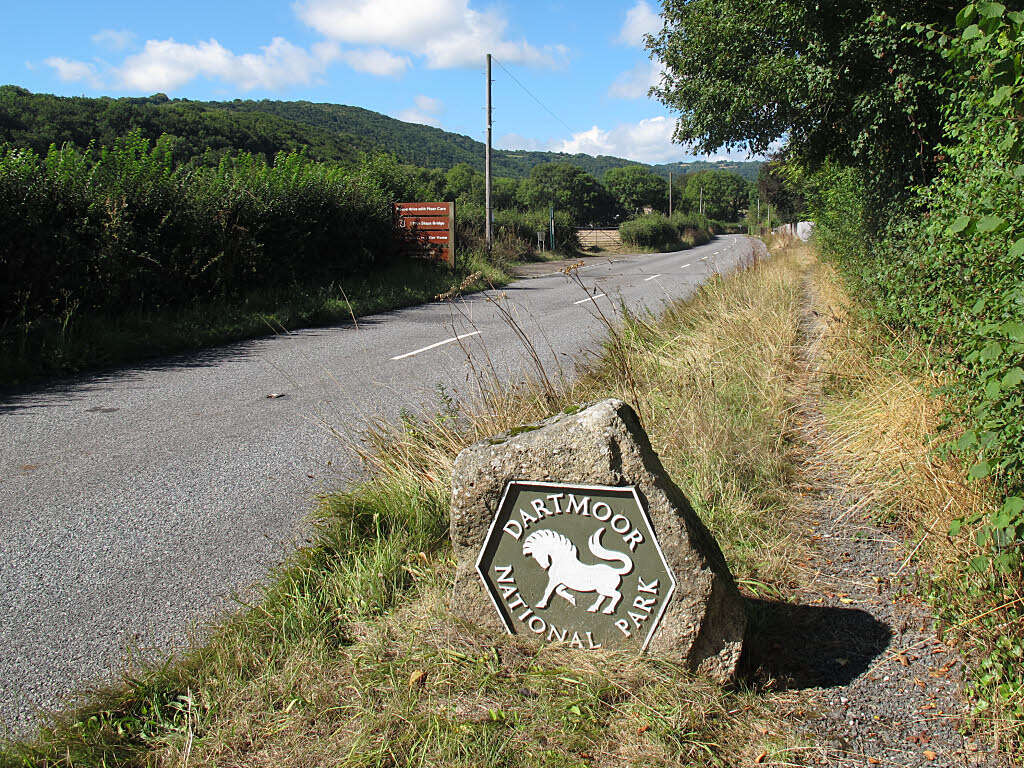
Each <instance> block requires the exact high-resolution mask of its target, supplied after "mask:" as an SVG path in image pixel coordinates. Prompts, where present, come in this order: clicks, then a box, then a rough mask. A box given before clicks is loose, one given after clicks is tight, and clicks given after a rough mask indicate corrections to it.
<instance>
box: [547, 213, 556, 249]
mask: <svg viewBox="0 0 1024 768" xmlns="http://www.w3.org/2000/svg"><path fill="white" fill-rule="evenodd" d="M548 225H549V226H550V227H551V240H549V241H548V242H550V243H551V247H550V248H548V250H549V251H553V250H555V206H553V205H550V206H548Z"/></svg>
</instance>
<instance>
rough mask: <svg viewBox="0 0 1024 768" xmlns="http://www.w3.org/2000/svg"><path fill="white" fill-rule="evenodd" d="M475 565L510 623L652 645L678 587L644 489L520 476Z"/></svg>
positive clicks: (546, 636)
mask: <svg viewBox="0 0 1024 768" xmlns="http://www.w3.org/2000/svg"><path fill="white" fill-rule="evenodd" d="M476 569H477V571H478V572H479V574H480V578H481V579H483V582H484V586H485V587H486V589H487V592H488V594H489V595H490V596H491V600H492V601H493V602H494V607H495V608H496V609H497V611H498V615H499V616H501V620H502V622H503V623H504V625H505V628H506V629H507V630H508V631H509V632H510V633H511V634H524V635H531V636H535V637H538V638H541V639H543V640H545V641H549V642H565V643H568V644H569V645H570V646H571V647H577V648H630V647H632V648H637V649H639V650H645V649H646V648H647V644H648V643H649V642H650V640H651V638H652V637H653V636H654V632H655V630H656V629H657V627H658V622H659V621H660V620H661V616H662V614H663V613H664V612H665V608H666V606H667V605H668V601H669V599H670V598H671V597H672V593H673V591H674V590H675V588H676V580H675V577H674V576H673V575H672V571H671V569H670V568H669V567H668V564H667V563H666V562H665V556H664V555H663V554H662V551H661V546H660V545H659V544H658V540H657V537H656V535H655V531H654V527H653V526H652V525H651V520H650V518H649V517H648V515H647V510H646V509H645V508H644V505H643V503H642V502H641V500H640V497H639V495H638V494H637V492H636V489H635V488H634V487H632V486H625V487H621V488H618V487H609V486H595V485H568V484H564V483H539V482H527V481H513V482H511V483H509V484H508V486H507V487H506V488H505V493H504V494H503V495H502V499H501V503H500V504H499V505H498V511H497V513H496V514H495V516H494V520H493V521H492V522H491V527H490V530H488V532H487V537H486V538H485V539H484V543H483V546H482V547H481V549H480V555H479V557H478V558H477V562H476Z"/></svg>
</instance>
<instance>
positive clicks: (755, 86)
mask: <svg viewBox="0 0 1024 768" xmlns="http://www.w3.org/2000/svg"><path fill="white" fill-rule="evenodd" d="M663 15H664V21H665V25H664V28H663V30H662V31H661V33H660V34H658V35H657V36H652V37H649V38H648V40H647V44H648V47H649V48H650V50H651V51H652V53H653V54H654V55H655V56H657V57H658V58H659V59H660V60H661V61H662V62H664V64H665V66H666V75H665V78H664V80H663V82H662V84H661V85H659V86H658V87H656V88H655V89H654V92H655V94H656V95H657V97H658V98H659V99H660V100H661V101H662V102H663V103H665V104H666V105H667V106H669V107H672V108H674V109H675V110H677V111H678V113H679V120H678V123H677V127H676V133H675V139H676V140H677V141H680V142H694V143H695V144H696V146H697V149H698V150H699V151H703V152H708V153H711V152H714V151H716V150H718V149H719V148H721V147H722V146H726V147H743V148H746V149H747V150H748V151H750V152H752V153H764V152H767V151H769V150H771V149H772V148H773V147H775V146H776V142H778V141H780V140H783V139H784V140H785V141H786V142H787V153H788V155H789V156H790V157H795V158H797V159H799V160H800V161H801V162H804V163H806V164H808V165H810V166H817V165H820V164H821V163H822V162H823V161H825V160H826V159H831V160H834V161H837V162H839V163H841V164H846V165H851V166H854V167H857V168H858V169H860V170H861V171H862V172H863V173H864V174H865V178H867V179H868V180H869V181H870V182H871V184H872V189H873V192H874V195H875V197H876V199H878V200H880V201H883V202H884V201H887V200H890V199H893V198H894V197H897V196H899V195H900V194H902V192H903V190H904V189H906V188H908V187H909V186H910V185H912V184H916V183H920V182H923V181H926V180H927V179H928V178H930V177H931V175H932V174H933V172H934V161H933V154H934V153H933V151H932V150H933V147H934V146H935V145H936V143H937V141H938V139H939V131H940V127H939V125H940V122H939V119H938V118H939V109H940V105H941V95H940V94H939V89H938V88H937V87H936V84H937V83H938V82H939V80H940V74H941V73H942V72H943V71H944V69H945V68H944V66H943V63H942V61H941V57H940V56H939V55H938V54H937V53H936V52H934V51H932V50H929V49H928V48H926V47H925V46H923V45H922V44H921V41H920V40H919V39H915V38H912V37H911V36H910V35H911V33H909V32H906V31H904V26H903V25H904V23H907V22H912V21H917V22H923V23H932V24H937V25H939V26H945V27H948V26H949V25H950V24H951V23H952V22H953V20H954V15H955V8H954V6H953V5H947V4H946V3H943V2H935V1H928V2H922V3H903V2H897V0H845V1H844V2H839V3H810V2H804V1H802V0H665V1H664V11H663Z"/></svg>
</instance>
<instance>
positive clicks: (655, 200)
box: [604, 165, 668, 213]
mask: <svg viewBox="0 0 1024 768" xmlns="http://www.w3.org/2000/svg"><path fill="white" fill-rule="evenodd" d="M604 186H605V188H606V189H607V190H608V191H609V192H611V194H612V195H613V196H614V197H615V199H616V200H618V202H619V205H621V206H622V207H623V208H624V209H625V210H626V211H628V212H629V213H640V212H641V211H642V210H643V209H644V208H645V207H647V206H649V207H651V208H655V209H658V210H661V209H662V208H664V207H665V203H666V200H667V195H668V182H666V181H665V179H663V178H661V176H658V175H656V174H654V173H653V172H652V171H651V170H650V169H649V168H645V167H643V166H640V165H627V166H623V167H622V168H612V169H611V170H609V171H608V172H607V173H605V175H604Z"/></svg>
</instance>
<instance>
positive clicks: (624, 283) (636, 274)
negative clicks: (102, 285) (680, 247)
mask: <svg viewBox="0 0 1024 768" xmlns="http://www.w3.org/2000/svg"><path fill="white" fill-rule="evenodd" d="M751 254H752V247H751V244H750V241H749V240H747V239H746V238H745V237H741V236H720V237H717V238H715V239H714V240H713V241H712V242H711V243H709V244H707V245H704V246H701V247H698V248H693V249H690V250H687V251H681V252H678V253H668V254H645V255H637V256H616V257H601V258H599V259H595V260H585V261H587V262H589V263H585V265H584V266H583V267H582V268H580V270H579V272H578V274H579V276H580V277H581V278H582V280H583V282H584V284H585V286H586V288H587V289H588V290H589V293H585V292H584V289H583V288H581V287H580V286H579V285H578V284H577V283H575V282H573V281H572V280H570V279H569V278H568V277H566V276H565V275H564V274H561V273H558V272H557V271H556V269H557V267H556V266H555V265H547V266H548V267H550V272H554V274H543V273H544V271H545V269H544V268H543V267H544V265H537V268H536V269H534V270H533V271H534V272H538V271H539V272H541V275H540V276H536V277H532V278H531V279H524V280H519V281H517V282H515V283H513V284H511V285H508V286H506V287H504V288H502V289H500V290H499V291H496V292H493V293H492V294H490V298H488V296H486V295H483V294H475V295H472V296H468V297H466V298H464V299H461V300H459V301H458V302H455V303H454V304H453V303H441V302H436V303H431V304H426V305H422V306H418V307H411V308H408V309H403V310H398V311H394V312H388V313H384V314H380V315H374V316H371V317H366V318H363V319H360V320H359V322H358V326H353V325H352V324H347V325H340V326H334V327H326V328H317V329H310V330H302V331H296V332H293V333H289V334H286V335H282V336H276V337H269V338H265V339H258V340H254V341H249V342H243V343H238V344H232V345H229V346H225V347H218V348H214V349H207V350H203V351H200V352H196V353H192V354H188V355H180V356H175V357H171V358H166V359H162V360H158V361H155V362H152V361H151V362H147V363H146V364H144V365H138V366H133V367H125V368H119V369H116V370H111V371H107V372H103V373H99V374H95V375H90V376H84V377H78V378H75V379H69V380H63V381H58V382H53V383H50V384H47V385H43V386H39V387H36V388H34V389H32V390H29V391H23V392H18V393H13V394H12V393H8V394H7V395H6V396H0V397H2V399H0V722H2V723H4V724H5V725H6V728H7V729H9V732H10V733H11V734H12V735H17V734H23V733H25V732H26V731H28V730H30V729H31V727H32V724H33V723H34V721H35V717H36V714H37V713H38V712H39V711H40V710H43V709H48V708H53V707H56V706H60V705H61V704H62V703H63V702H65V701H66V700H67V697H69V696H70V695H72V693H73V692H75V691H79V690H82V688H83V686H87V685H89V684H90V683H95V682H99V681H103V680H105V679H109V678H110V677H111V675H114V674H116V671H117V670H118V669H122V668H124V666H125V664H126V663H127V661H128V660H129V659H130V658H133V657H137V656H138V655H147V654H150V655H151V654H155V653H166V652H167V651H170V650H173V649H175V648H179V647H183V646H184V644H185V643H187V641H188V638H189V636H190V634H192V633H194V631H195V629H196V628H197V627H200V626H202V624H203V623H204V622H206V621H209V619H211V618H212V617H214V616H216V615H217V613H218V612H219V611H224V610H230V609H232V608H233V607H235V606H236V603H235V602H234V601H233V600H232V596H233V595H235V594H240V593H241V594H244V593H246V592H248V591H250V590H252V589H253V587H254V586H255V585H258V584H259V583H260V582H261V581H262V580H263V579H264V578H265V577H266V575H267V573H268V572H269V571H270V570H271V569H272V568H274V566H276V565H277V564H278V563H280V562H281V560H282V558H283V557H284V555H285V554H286V553H287V552H288V551H289V550H290V549H291V548H293V547H294V546H296V545H301V544H302V542H303V541H304V537H305V536H307V535H308V531H309V529H308V523H307V514H308V512H309V510H310V508H311V505H312V502H313V499H314V497H315V495H316V494H317V493H320V492H323V491H328V490H332V489H336V488H340V487H344V485H345V484H346V483H348V482H351V481H352V480H353V479H354V478H356V477H358V474H359V471H360V469H359V465H358V460H357V458H356V456H355V453H354V451H353V449H352V444H353V441H357V440H358V439H359V432H360V429H361V428H362V427H363V426H364V425H365V424H366V423H367V421H368V420H370V419H388V420H390V419H395V418H396V417H398V416H399V414H400V413H401V412H402V411H403V410H411V411H414V412H415V411H418V410H421V409H422V410H424V411H428V412H429V411H433V410H435V409H436V407H437V406H438V404H439V393H440V392H441V391H445V392H447V393H448V394H450V395H452V396H454V397H459V396H460V395H462V394H464V393H467V392H468V391H469V388H470V386H471V381H470V368H471V366H470V361H469V358H468V355H471V356H472V358H473V360H475V361H476V362H478V363H482V362H484V361H487V364H488V365H490V366H493V368H494V370H495V371H497V372H498V373H499V375H501V376H502V377H506V378H507V379H508V380H517V379H522V378H524V377H525V376H526V375H527V374H528V373H529V370H530V366H531V363H530V361H529V358H528V355H527V353H526V350H525V348H524V346H523V344H522V342H521V341H519V339H518V337H517V335H516V333H515V331H514V330H513V329H512V328H511V327H510V326H509V324H508V323H507V322H506V321H505V320H503V319H502V317H501V314H500V313H499V312H498V311H497V309H496V307H495V305H494V301H493V300H494V299H498V300H499V301H501V302H502V303H503V305H504V306H505V307H506V308H507V309H508V311H509V312H510V313H511V314H512V316H514V317H515V318H516V321H517V322H518V323H519V324H520V326H521V327H522V328H523V330H525V332H526V333H527V334H528V335H529V336H530V338H531V339H532V340H533V342H534V344H535V346H536V348H537V350H538V351H539V352H540V354H541V357H542V358H543V361H544V365H545V367H546V368H547V369H548V371H549V372H557V371H559V370H561V371H562V372H563V373H564V374H565V375H572V372H573V360H574V358H576V357H577V356H578V355H579V354H580V353H583V352H586V351H587V350H592V349H594V348H595V347H596V345H597V344H598V343H599V342H600V340H601V339H602V338H603V337H604V335H605V330H604V328H605V326H604V323H603V321H602V320H601V318H600V317H599V316H598V313H597V312H596V309H597V308H598V307H599V308H600V310H601V311H602V312H603V313H604V314H605V315H606V316H607V317H609V318H610V317H612V316H614V315H615V314H616V313H617V312H618V308H619V306H620V302H621V303H624V304H625V306H626V307H628V308H629V309H630V310H633V311H636V310H639V309H641V308H644V307H647V308H650V309H652V310H655V311H657V310H658V309H659V308H660V307H661V306H663V305H664V303H665V302H667V301H669V300H674V299H678V298H682V297H685V296H687V295H689V294H690V293H692V292H693V290H694V289H695V288H696V287H697V286H698V285H700V284H701V283H702V282H704V281H705V280H706V279H707V278H708V277H709V276H710V275H711V274H712V273H713V272H714V271H716V270H717V271H722V272H724V271H729V270H731V269H732V268H734V267H735V266H736V265H737V264H739V263H742V262H744V261H746V260H748V259H750V258H751ZM455 337H462V338H460V339H459V340H457V341H456V340H455ZM269 395H280V396H279V397H269Z"/></svg>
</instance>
